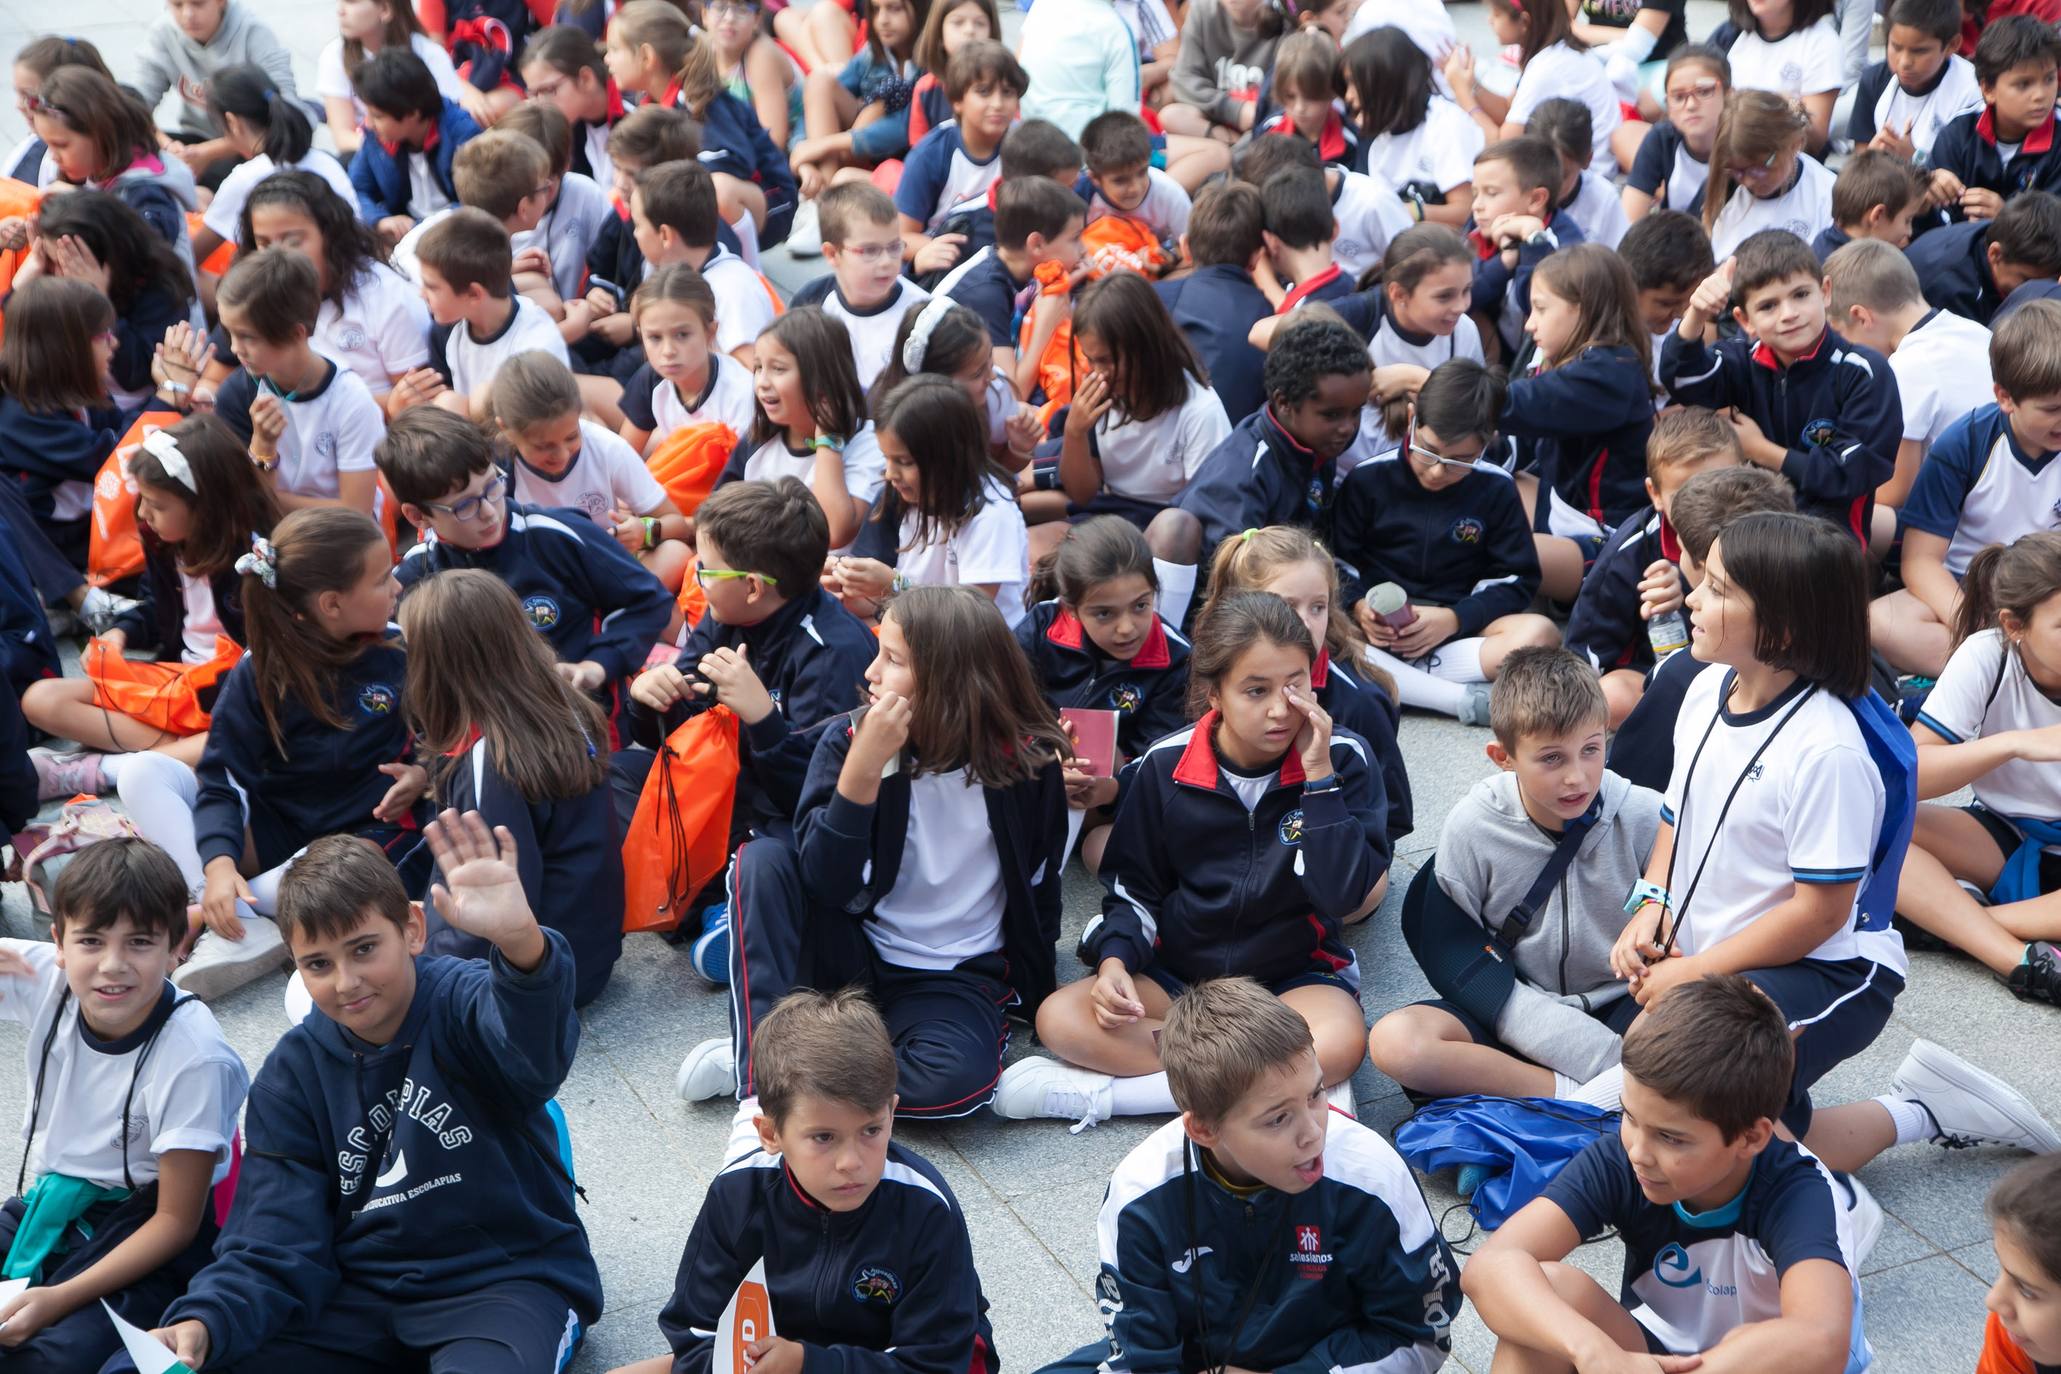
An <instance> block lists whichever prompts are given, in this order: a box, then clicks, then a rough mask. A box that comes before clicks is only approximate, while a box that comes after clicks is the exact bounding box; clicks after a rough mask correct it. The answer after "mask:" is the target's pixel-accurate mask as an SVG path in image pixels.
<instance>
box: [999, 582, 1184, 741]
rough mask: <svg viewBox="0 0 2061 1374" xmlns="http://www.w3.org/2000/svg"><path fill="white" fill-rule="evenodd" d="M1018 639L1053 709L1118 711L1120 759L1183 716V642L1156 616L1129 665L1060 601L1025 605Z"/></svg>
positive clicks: (1168, 729) (1164, 732) (1171, 727)
mask: <svg viewBox="0 0 2061 1374" xmlns="http://www.w3.org/2000/svg"><path fill="white" fill-rule="evenodd" d="M1016 642H1017V643H1018V644H1021V645H1022V646H1023V652H1024V654H1025V655H1026V656H1027V657H1028V658H1029V659H1030V665H1031V676H1032V677H1034V678H1036V679H1037V680H1038V687H1039V688H1040V689H1041V690H1042V691H1043V692H1044V694H1045V700H1047V701H1049V702H1051V703H1052V706H1053V709H1054V710H1057V709H1059V708H1061V707H1066V706H1079V707H1085V708H1087V709H1089V710H1096V711H1115V712H1117V713H1118V716H1117V722H1116V747H1117V748H1118V749H1119V750H1121V751H1122V752H1123V755H1124V757H1125V758H1136V757H1138V755H1140V754H1142V753H1144V752H1145V748H1146V746H1147V745H1149V744H1151V743H1152V741H1154V740H1156V739H1158V738H1160V737H1161V736H1162V735H1168V734H1171V733H1173V732H1174V731H1175V730H1178V729H1180V728H1181V726H1182V725H1183V724H1184V723H1185V722H1186V721H1187V719H1188V709H1187V707H1188V641H1187V640H1186V639H1184V638H1183V637H1182V636H1181V632H1180V631H1179V630H1176V629H1174V628H1173V627H1171V626H1169V625H1168V624H1167V623H1166V622H1165V621H1163V620H1160V619H1158V618H1157V617H1154V619H1153V622H1152V628H1151V629H1149V630H1147V631H1146V632H1145V642H1144V643H1143V644H1140V645H1139V646H1138V652H1137V653H1136V654H1134V655H1133V656H1132V658H1131V661H1130V662H1128V663H1121V662H1118V661H1117V660H1116V659H1113V658H1110V657H1109V656H1107V655H1106V654H1104V653H1103V652H1102V651H1101V650H1100V649H1098V648H1096V647H1095V642H1094V641H1093V640H1091V639H1089V638H1088V633H1087V630H1086V629H1085V628H1083V627H1082V625H1081V621H1080V617H1079V616H1077V615H1075V614H1074V613H1073V612H1072V611H1069V610H1067V609H1066V607H1064V606H1062V605H1061V604H1060V603H1059V602H1058V601H1057V600H1053V601H1040V602H1039V603H1038V604H1037V605H1035V606H1033V607H1031V608H1030V612H1029V614H1027V615H1025V616H1024V618H1023V619H1022V620H1020V621H1018V622H1017V623H1016Z"/></svg>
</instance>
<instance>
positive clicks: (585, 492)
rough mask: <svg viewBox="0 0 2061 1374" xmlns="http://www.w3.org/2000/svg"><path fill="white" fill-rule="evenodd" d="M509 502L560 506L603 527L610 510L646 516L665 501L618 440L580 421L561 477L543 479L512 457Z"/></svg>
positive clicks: (644, 469) (661, 489) (655, 482)
mask: <svg viewBox="0 0 2061 1374" xmlns="http://www.w3.org/2000/svg"><path fill="white" fill-rule="evenodd" d="M515 499H516V500H518V501H521V502H524V503H526V504H528V505H532V506H562V507H564V508H565V509H567V510H576V511H580V512H581V513H583V514H585V515H586V516H588V517H589V518H591V519H593V520H595V521H597V522H599V523H602V524H606V523H608V513H609V512H610V511H612V510H617V509H621V510H626V511H629V512H630V513H631V514H632V515H649V514H650V513H651V512H652V511H655V510H657V509H658V508H659V506H660V505H662V504H663V503H664V502H665V499H666V489H665V488H664V487H662V486H660V485H659V484H658V479H657V478H655V477H653V476H652V475H651V470H650V469H649V468H647V467H645V466H644V460H643V458H641V457H639V456H638V454H637V450H635V449H633V448H631V447H630V446H629V445H628V444H626V443H624V442H623V441H622V439H621V437H620V436H618V435H616V434H614V433H612V432H610V431H609V430H608V429H606V428H604V427H603V426H601V425H597V424H595V423H594V422H593V421H592V420H582V421H580V451H579V452H578V453H577V454H575V455H573V460H572V466H571V467H568V468H567V469H566V470H565V473H564V475H562V476H560V477H556V478H552V477H546V476H545V475H544V474H543V473H541V472H538V471H537V470H536V469H535V468H533V467H531V466H530V465H529V464H528V463H525V462H523V461H522V459H521V458H520V457H519V456H518V457H517V458H516V461H515Z"/></svg>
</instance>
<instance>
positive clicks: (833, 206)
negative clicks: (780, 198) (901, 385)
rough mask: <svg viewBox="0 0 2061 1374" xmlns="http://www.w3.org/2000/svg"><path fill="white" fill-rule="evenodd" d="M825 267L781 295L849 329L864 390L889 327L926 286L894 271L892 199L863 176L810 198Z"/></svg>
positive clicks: (896, 248) (898, 257)
mask: <svg viewBox="0 0 2061 1374" xmlns="http://www.w3.org/2000/svg"><path fill="white" fill-rule="evenodd" d="M816 219H817V223H818V224H820V225H821V226H822V231H823V257H824V259H825V260H826V261H828V262H829V264H830V271H829V273H828V274H826V275H824V276H821V277H818V278H816V279H815V280H814V281H812V282H810V283H809V284H808V285H806V286H804V287H802V289H801V290H799V291H797V292H795V293H794V295H793V296H792V297H791V298H789V300H788V302H787V304H788V307H789V308H790V309H792V308H793V307H795V306H798V305H820V306H822V307H823V309H824V311H825V312H826V313H828V314H829V315H831V316H832V317H833V318H836V319H839V320H842V321H844V327H845V330H846V332H847V333H849V334H850V335H851V336H852V362H853V364H854V366H856V367H857V368H858V371H859V385H860V386H862V387H865V388H867V389H869V390H870V389H871V388H872V386H873V383H874V380H875V379H876V378H878V377H879V376H880V370H881V369H882V368H884V367H886V366H887V360H888V356H889V354H890V353H891V352H892V351H893V349H894V339H895V331H896V329H898V328H899V327H900V326H901V323H902V316H903V315H904V314H905V313H907V312H908V310H909V309H910V308H911V307H912V306H916V305H920V304H922V303H923V302H924V301H926V300H929V299H930V293H929V292H928V291H925V290H924V289H923V288H922V287H920V286H918V285H917V284H916V283H915V282H913V281H910V280H909V279H908V278H907V277H904V276H903V275H902V240H901V235H900V233H899V232H898V231H897V228H896V220H895V203H894V202H893V201H892V200H890V199H888V196H887V193H886V192H884V191H882V190H881V189H880V188H879V187H877V186H875V185H873V184H872V183H871V182H866V181H857V182H845V183H842V184H840V185H837V186H833V187H831V188H830V189H829V190H827V191H825V192H824V193H823V194H822V195H821V196H818V197H817V198H816Z"/></svg>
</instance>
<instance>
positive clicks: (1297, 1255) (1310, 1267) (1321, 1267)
mask: <svg viewBox="0 0 2061 1374" xmlns="http://www.w3.org/2000/svg"><path fill="white" fill-rule="evenodd" d="M1288 1263H1289V1264H1290V1265H1291V1266H1293V1268H1294V1269H1295V1276H1296V1277H1297V1278H1299V1279H1321V1278H1323V1277H1324V1271H1325V1270H1327V1269H1329V1268H1330V1267H1331V1252H1330V1251H1328V1250H1326V1249H1325V1248H1324V1231H1323V1228H1322V1227H1320V1226H1315V1225H1308V1226H1297V1227H1296V1228H1295V1248H1294V1249H1293V1250H1290V1251H1289V1252H1288Z"/></svg>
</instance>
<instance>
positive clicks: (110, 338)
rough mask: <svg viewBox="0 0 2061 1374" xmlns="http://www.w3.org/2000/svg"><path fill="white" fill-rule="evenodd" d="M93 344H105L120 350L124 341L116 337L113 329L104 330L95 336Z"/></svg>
mask: <svg viewBox="0 0 2061 1374" xmlns="http://www.w3.org/2000/svg"><path fill="white" fill-rule="evenodd" d="M93 342H94V343H97V344H101V343H104V344H106V345H107V346H108V347H110V348H118V347H120V346H121V342H122V341H121V340H120V339H118V338H116V337H115V332H114V331H113V330H112V329H103V330H101V331H100V332H99V333H98V334H95V335H94V336H93Z"/></svg>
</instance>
